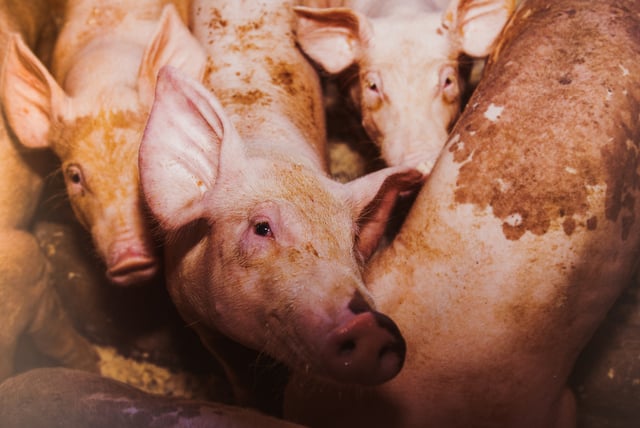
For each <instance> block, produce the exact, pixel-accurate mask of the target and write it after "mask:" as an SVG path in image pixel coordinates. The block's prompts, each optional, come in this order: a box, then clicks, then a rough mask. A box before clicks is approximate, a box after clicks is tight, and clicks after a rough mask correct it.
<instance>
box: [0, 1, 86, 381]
mask: <svg viewBox="0 0 640 428" xmlns="http://www.w3.org/2000/svg"><path fill="white" fill-rule="evenodd" d="M47 6H48V4H47V2H45V1H37V0H32V1H20V2H18V1H16V2H14V1H8V0H7V1H3V2H0V58H2V61H0V76H2V78H3V79H4V78H5V76H4V73H5V72H6V71H5V67H4V58H5V54H6V47H7V46H8V45H9V42H10V40H11V37H22V38H24V40H25V42H26V43H28V44H30V45H31V46H34V47H35V46H36V44H37V43H38V41H39V39H40V36H41V35H42V34H44V31H45V28H47V25H52V16H51V15H50V13H49V9H48V7H47ZM50 161H51V160H50V159H49V157H48V156H47V155H46V154H42V153H33V152H28V151H25V150H20V149H19V147H18V145H17V142H16V141H15V140H14V138H13V136H12V135H11V134H10V133H9V130H8V129H7V127H6V124H5V121H4V117H2V118H0V171H2V175H3V181H2V185H0V314H1V315H0V317H1V321H0V324H2V332H1V333H0V381H1V380H3V379H4V378H6V377H7V376H9V375H10V374H11V373H12V372H13V362H14V358H15V355H14V354H15V350H16V344H17V341H18V339H19V338H20V337H21V336H22V335H23V334H30V335H31V336H32V338H33V340H34V343H35V344H36V346H37V347H38V348H39V349H40V350H41V351H42V352H43V353H45V354H47V355H49V356H52V357H54V358H56V359H58V360H59V361H60V362H62V363H63V364H66V365H69V366H73V367H78V368H86V369H93V370H96V368H97V367H96V362H97V356H96V355H95V353H94V352H93V351H92V350H91V348H90V346H89V344H88V343H87V341H86V340H84V339H83V338H82V337H81V336H79V335H78V333H77V332H76V331H75V330H74V329H73V327H72V325H71V323H70V321H69V319H68V318H67V315H66V314H65V313H64V311H63V309H62V307H61V304H60V301H59V298H58V296H57V294H56V293H55V290H54V288H53V287H52V285H51V282H50V277H49V270H50V269H49V265H48V262H47V259H46V257H45V255H44V254H43V253H42V251H41V249H40V246H39V245H38V242H37V240H36V238H35V237H34V236H33V235H32V234H31V233H30V232H29V227H30V226H31V221H32V218H33V215H34V212H35V209H36V206H37V203H38V200H39V197H40V192H41V189H42V180H43V176H44V174H46V173H47V171H48V170H49V167H50V164H51V162H50Z"/></svg>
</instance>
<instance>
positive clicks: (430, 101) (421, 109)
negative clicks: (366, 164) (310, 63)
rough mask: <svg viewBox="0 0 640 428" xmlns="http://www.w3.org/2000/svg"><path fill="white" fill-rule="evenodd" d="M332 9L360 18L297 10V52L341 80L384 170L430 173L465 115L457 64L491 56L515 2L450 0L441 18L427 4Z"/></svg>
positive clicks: (352, 2) (352, 1)
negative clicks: (400, 167) (409, 169)
mask: <svg viewBox="0 0 640 428" xmlns="http://www.w3.org/2000/svg"><path fill="white" fill-rule="evenodd" d="M302 3H303V4H312V5H316V4H317V3H318V2H314V1H310V2H306V1H303V2H302ZM319 3H320V4H322V3H323V2H319ZM325 3H327V2H325ZM328 4H329V5H332V6H335V5H336V4H338V5H349V6H353V7H354V8H355V10H354V9H351V8H347V7H332V8H318V9H315V8H309V7H297V8H296V12H297V15H298V22H297V28H296V32H297V40H298V42H299V44H300V46H301V47H302V49H303V50H304V51H305V53H306V54H307V55H309V57H310V58H312V59H313V60H314V61H315V62H316V63H317V64H318V65H319V66H320V67H322V68H323V69H324V70H325V71H327V72H328V73H331V74H338V73H342V75H343V77H344V80H345V82H346V83H347V84H348V85H349V88H350V89H349V92H350V97H351V99H352V100H353V102H354V104H355V105H356V106H357V108H358V110H359V111H360V113H361V115H362V124H363V125H364V128H365V130H366V131H367V133H368V134H369V136H370V137H371V138H372V140H373V141H374V142H375V143H376V144H377V145H378V146H379V147H380V150H381V155H382V157H383V159H384V160H385V161H386V162H387V164H389V165H401V164H405V165H409V166H413V167H416V166H419V168H420V170H421V171H423V172H424V173H429V172H430V171H431V169H432V168H433V165H434V163H435V161H436V160H437V158H438V156H439V154H440V151H441V149H442V146H443V145H444V143H445V140H446V138H447V135H448V131H449V129H450V127H451V125H452V124H453V122H454V121H455V119H456V118H457V117H458V114H459V111H460V101H461V94H462V91H463V86H464V82H463V80H462V77H461V74H460V70H459V68H460V56H461V55H462V54H465V55H467V56H470V57H484V56H486V55H487V54H488V53H489V52H491V50H492V48H493V45H494V41H495V39H496V37H497V36H498V35H499V34H500V32H501V31H502V28H503V26H504V24H505V23H506V21H507V18H508V17H509V16H510V15H511V12H512V10H513V8H514V4H515V1H514V0H451V1H450V3H449V5H448V7H447V9H446V10H445V11H444V12H442V11H434V9H433V8H434V5H433V4H431V3H430V2H427V1H423V2H419V3H418V2H415V1H414V2H379V1H373V2H371V1H364V2H363V1H358V0H350V1H337V2H336V1H329V2H328Z"/></svg>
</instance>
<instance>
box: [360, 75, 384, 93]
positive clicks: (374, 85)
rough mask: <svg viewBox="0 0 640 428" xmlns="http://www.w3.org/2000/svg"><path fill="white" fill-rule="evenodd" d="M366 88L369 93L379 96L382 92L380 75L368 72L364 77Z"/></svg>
mask: <svg viewBox="0 0 640 428" xmlns="http://www.w3.org/2000/svg"><path fill="white" fill-rule="evenodd" d="M363 82H364V87H365V89H366V90H367V92H371V93H374V94H379V93H380V92H382V83H381V81H380V76H378V73H374V72H368V73H366V74H365V75H364V76H363Z"/></svg>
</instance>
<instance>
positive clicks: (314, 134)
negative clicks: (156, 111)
mask: <svg viewBox="0 0 640 428" xmlns="http://www.w3.org/2000/svg"><path fill="white" fill-rule="evenodd" d="M293 3H294V1H292V0H269V1H266V2H260V3H256V2H250V1H219V2H212V1H210V0H195V1H194V2H193V4H192V13H191V26H192V27H193V33H194V35H195V36H196V38H197V39H198V40H199V41H200V42H201V43H202V44H203V46H204V47H205V49H206V51H207V55H208V60H207V68H206V71H205V76H204V83H205V86H207V88H208V89H209V90H211V91H212V92H213V93H214V94H215V95H216V96H217V97H218V98H219V99H220V101H221V103H222V105H223V106H224V107H225V110H226V111H227V112H229V114H230V115H231V117H232V121H233V122H234V126H235V127H236V128H237V130H238V132H239V134H240V135H241V136H242V137H243V139H244V140H245V141H246V142H247V143H248V144H249V145H250V148H251V149H258V150H262V149H263V146H262V145H263V144H264V143H265V142H267V141H269V149H270V150H271V149H277V144H279V142H284V143H283V147H282V151H283V152H285V153H287V155H288V156H289V155H291V154H292V153H296V151H298V152H305V151H307V150H308V148H309V147H311V148H312V149H313V151H314V153H315V154H314V155H313V157H314V158H316V159H317V158H319V159H320V160H321V163H323V164H325V165H323V166H326V162H327V161H326V153H325V142H326V135H325V124H324V111H323V107H322V94H321V88H320V82H319V77H318V75H317V72H316V71H315V70H314V69H313V67H312V66H311V64H310V63H309V61H308V60H307V59H306V58H305V57H304V56H303V54H302V53H301V52H300V50H299V49H298V48H297V46H296V43H295V38H294V35H293V19H294V14H293V9H292V7H293ZM297 142H298V143H300V142H301V143H303V144H302V145H303V146H306V147H302V145H300V144H298V146H297V147H296V146H295V145H296V143H297ZM314 161H315V160H314Z"/></svg>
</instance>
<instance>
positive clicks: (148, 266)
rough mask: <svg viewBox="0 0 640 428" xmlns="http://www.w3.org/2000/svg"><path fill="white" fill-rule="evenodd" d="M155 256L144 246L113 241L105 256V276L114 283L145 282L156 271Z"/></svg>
mask: <svg viewBox="0 0 640 428" xmlns="http://www.w3.org/2000/svg"><path fill="white" fill-rule="evenodd" d="M158 267H159V262H158V258H157V256H155V255H154V254H151V253H150V252H149V251H148V250H147V249H146V248H145V247H144V246H142V245H138V244H136V243H131V242H124V243H123V242H115V243H114V244H113V245H111V247H110V248H109V253H108V256H107V278H108V279H109V281H111V282H112V283H113V284H115V285H120V286H129V285H135V284H138V283H142V282H145V281H147V280H149V279H151V278H153V277H154V276H155V274H156V273H157V272H158Z"/></svg>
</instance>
